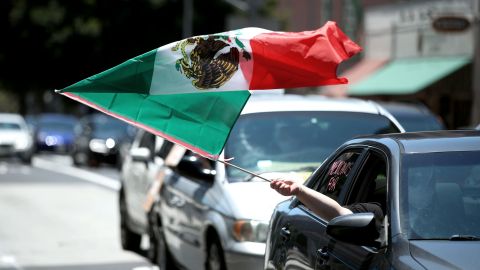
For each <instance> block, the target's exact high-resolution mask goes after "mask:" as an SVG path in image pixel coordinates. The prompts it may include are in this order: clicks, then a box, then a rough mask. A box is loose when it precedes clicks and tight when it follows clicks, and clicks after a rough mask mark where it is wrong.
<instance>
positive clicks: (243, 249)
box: [225, 242, 265, 270]
mask: <svg viewBox="0 0 480 270" xmlns="http://www.w3.org/2000/svg"><path fill="white" fill-rule="evenodd" d="M264 256H265V243H253V242H244V243H234V244H232V246H231V247H230V248H229V249H228V250H225V263H226V265H227V269H229V270H234V269H238V270H243V269H252V270H253V269H263V264H264Z"/></svg>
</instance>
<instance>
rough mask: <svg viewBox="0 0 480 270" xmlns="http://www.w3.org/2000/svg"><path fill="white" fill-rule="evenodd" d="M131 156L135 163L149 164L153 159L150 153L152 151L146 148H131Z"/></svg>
mask: <svg viewBox="0 0 480 270" xmlns="http://www.w3.org/2000/svg"><path fill="white" fill-rule="evenodd" d="M130 156H131V157H132V160H133V161H138V162H148V161H150V160H151V159H152V153H151V152H150V149H148V148H146V147H140V148H131V149H130Z"/></svg>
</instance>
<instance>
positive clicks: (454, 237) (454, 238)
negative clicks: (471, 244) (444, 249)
mask: <svg viewBox="0 0 480 270" xmlns="http://www.w3.org/2000/svg"><path fill="white" fill-rule="evenodd" d="M478 240H480V237H478V236H475V235H468V234H454V235H452V236H450V241H478Z"/></svg>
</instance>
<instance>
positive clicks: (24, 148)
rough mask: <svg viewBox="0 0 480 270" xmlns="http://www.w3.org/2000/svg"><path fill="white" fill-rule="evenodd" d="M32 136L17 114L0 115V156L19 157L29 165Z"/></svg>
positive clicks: (22, 119)
mask: <svg viewBox="0 0 480 270" xmlns="http://www.w3.org/2000/svg"><path fill="white" fill-rule="evenodd" d="M32 147H33V140H32V135H31V133H30V131H29V129H28V126H27V123H26V122H25V120H24V118H23V117H22V116H21V115H19V114H13V113H0V156H4V157H5V156H8V157H19V158H20V159H21V160H22V161H23V162H24V163H27V164H29V163H31V161H32V154H33V148H32Z"/></svg>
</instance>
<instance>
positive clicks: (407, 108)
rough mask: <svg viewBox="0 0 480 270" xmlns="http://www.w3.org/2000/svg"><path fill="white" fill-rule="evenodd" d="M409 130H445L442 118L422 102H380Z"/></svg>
mask: <svg viewBox="0 0 480 270" xmlns="http://www.w3.org/2000/svg"><path fill="white" fill-rule="evenodd" d="M378 103H379V104H380V105H381V106H382V107H383V108H385V109H386V110H387V111H388V112H389V113H391V114H392V115H393V116H394V117H395V118H396V119H397V120H398V122H400V124H401V125H402V126H403V127H404V128H405V131H407V132H413V131H433V130H445V129H446V127H445V124H444V123H443V121H442V120H441V118H440V117H439V116H437V115H435V114H434V113H433V112H432V111H430V110H429V109H428V108H427V107H426V106H425V105H423V104H421V103H406V102H378Z"/></svg>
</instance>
